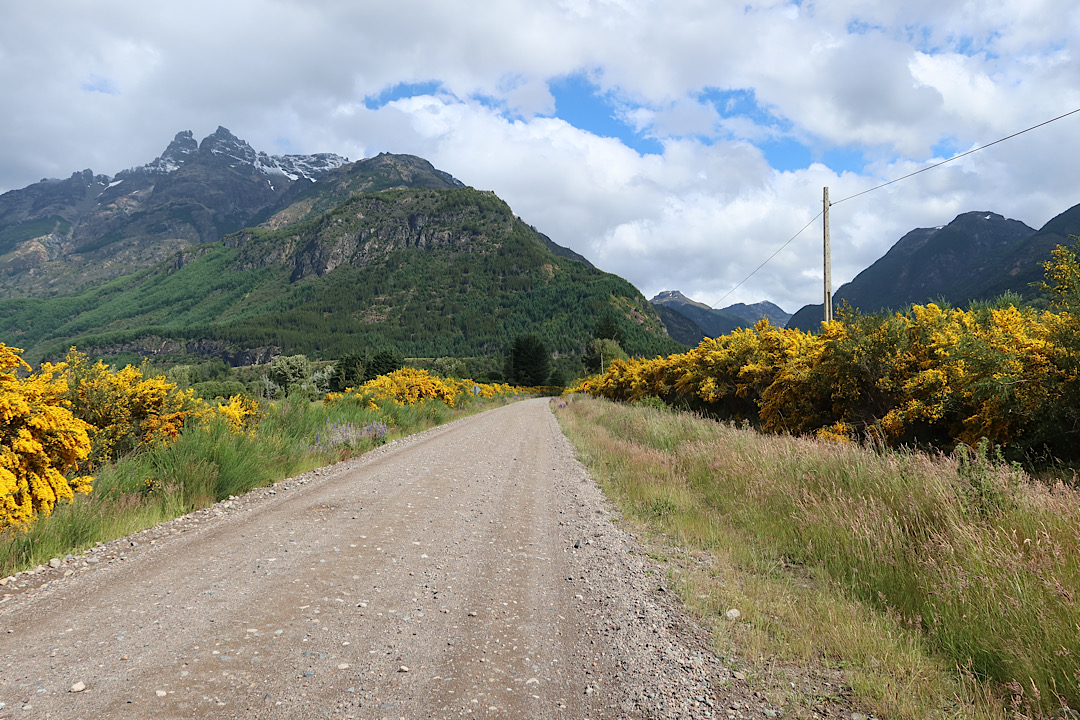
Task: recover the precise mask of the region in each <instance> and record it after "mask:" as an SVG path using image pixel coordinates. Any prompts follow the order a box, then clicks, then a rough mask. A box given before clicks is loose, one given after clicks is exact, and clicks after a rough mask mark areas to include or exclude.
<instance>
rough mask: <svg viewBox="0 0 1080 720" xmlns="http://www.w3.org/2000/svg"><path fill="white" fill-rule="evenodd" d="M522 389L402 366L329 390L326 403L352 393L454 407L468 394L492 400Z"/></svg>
mask: <svg viewBox="0 0 1080 720" xmlns="http://www.w3.org/2000/svg"><path fill="white" fill-rule="evenodd" d="M521 391H522V388H518V387H515V386H513V385H507V384H505V383H495V384H489V383H478V382H474V381H472V380H469V379H444V378H440V377H436V376H435V375H431V374H429V373H428V371H427V370H420V369H416V368H402V369H400V370H395V371H394V372H392V373H389V374H387V375H380V376H378V377H377V378H375V379H374V380H369V381H367V382H366V383H364V384H363V385H361V386H359V387H357V388H350V389H349V390H348V391H346V392H344V393H328V394H327V395H326V398H325V402H326V403H328V404H331V405H332V404H334V403H336V402H340V401H341V400H343V399H344V398H346V397H348V396H352V397H364V398H366V399H367V402H368V403H369V404H371V405H372V406H375V404H376V403H377V402H378V401H387V400H388V401H390V402H394V403H397V404H398V405H415V404H417V403H419V402H423V401H424V400H437V401H439V402H442V403H445V404H446V405H448V406H450V407H455V406H457V405H460V404H461V403H462V401H463V400H464V399H466V398H468V397H479V398H485V399H491V398H495V397H499V396H502V395H512V394H515V393H518V392H521Z"/></svg>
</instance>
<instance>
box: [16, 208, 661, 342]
mask: <svg viewBox="0 0 1080 720" xmlns="http://www.w3.org/2000/svg"><path fill="white" fill-rule="evenodd" d="M608 313H611V314H613V316H614V317H615V318H616V319H617V322H618V324H619V331H620V334H621V336H622V340H623V345H624V347H625V349H626V350H627V351H628V352H630V353H631V354H641V355H654V354H658V353H667V352H672V351H675V350H677V349H679V346H678V345H677V344H676V343H674V342H673V341H672V340H671V339H670V338H668V337H667V336H666V334H665V333H664V330H663V326H662V324H661V323H660V320H659V318H658V317H657V315H656V313H655V311H653V309H652V308H651V307H650V306H649V304H648V303H647V302H646V300H645V298H644V297H642V296H641V294H640V293H639V292H638V291H637V290H636V289H635V288H634V287H633V286H632V285H630V284H629V283H627V282H626V281H625V280H622V279H621V278H619V277H616V276H614V275H610V274H607V273H603V272H600V271H598V270H595V269H592V268H589V267H587V266H586V265H584V264H582V263H580V262H578V261H575V260H572V259H569V258H565V257H559V256H556V255H555V254H553V253H552V252H551V250H550V249H549V248H548V246H547V245H546V244H545V243H544V241H543V239H542V238H540V236H539V234H538V233H537V232H536V231H535V230H534V229H532V228H531V227H530V226H528V225H527V224H525V223H524V222H522V221H521V220H519V219H517V218H516V217H515V216H514V214H513V213H512V212H511V210H510V208H509V207H508V206H507V205H506V203H504V202H503V201H501V200H500V199H498V198H497V197H496V196H495V195H494V194H492V193H487V192H481V191H477V190H474V189H471V188H465V187H455V188H450V189H441V190H433V189H410V190H386V191H382V192H376V193H361V194H357V195H353V196H352V197H350V198H349V199H348V200H346V201H345V202H343V203H341V204H340V205H338V206H336V207H335V208H334V209H333V210H331V211H329V212H327V213H324V214H321V215H318V216H316V217H314V218H313V219H310V220H306V221H303V222H298V223H293V224H291V225H285V226H284V227H279V228H277V229H273V228H272V227H270V226H269V225H266V226H263V227H259V228H251V229H247V230H243V231H240V232H238V233H234V234H233V235H230V236H227V237H226V238H225V239H224V240H223V241H222V242H218V243H208V244H205V245H202V246H198V247H196V248H192V249H189V250H187V251H185V252H182V253H178V254H177V255H176V256H175V257H174V258H173V259H172V260H171V261H168V262H165V263H162V264H160V265H157V266H155V267H153V268H151V269H149V270H144V271H141V272H139V273H136V274H133V275H128V276H124V277H122V278H118V279H116V280H113V281H111V282H109V283H108V284H106V285H102V286H98V287H95V288H92V289H90V290H87V291H85V292H83V293H80V294H77V295H72V296H67V297H61V298H50V299H38V298H23V299H12V300H5V301H2V302H0V316H2V317H3V318H4V321H3V325H2V327H0V341H3V342H7V343H9V344H13V345H16V346H21V347H26V348H28V350H29V352H28V353H27V355H28V357H30V358H32V359H35V360H36V359H39V358H48V357H59V356H62V355H63V354H64V352H65V351H66V350H67V348H68V347H69V346H70V345H72V344H76V345H78V346H79V347H80V349H82V350H84V351H88V352H93V353H100V354H104V355H111V354H118V353H125V352H126V353H135V354H138V355H142V356H150V357H159V358H162V359H176V360H180V359H183V358H184V357H188V356H201V357H222V358H225V359H227V360H228V361H230V362H233V363H245V362H252V361H258V360H259V359H261V358H265V357H268V356H269V355H270V354H273V353H278V352H286V353H290V352H300V353H306V354H309V355H311V356H313V357H326V358H334V357H338V356H340V355H342V354H344V353H349V352H362V351H363V350H365V349H370V348H373V347H392V348H395V349H396V350H397V351H398V352H401V353H403V354H405V355H408V356H419V357H432V356H442V355H459V356H461V355H482V354H487V353H497V352H502V351H503V350H504V349H505V347H506V346H508V345H509V343H510V342H511V341H512V340H513V339H514V337H516V336H518V335H520V334H524V333H535V334H537V335H538V336H539V337H540V338H541V339H542V340H543V341H544V343H545V344H546V345H547V347H548V348H549V349H550V350H552V351H554V352H556V353H560V354H567V353H581V352H582V351H583V349H584V347H585V345H586V343H587V342H588V341H589V339H590V337H591V333H592V328H593V327H594V326H595V324H596V322H597V319H598V318H599V317H601V316H602V315H606V314H608Z"/></svg>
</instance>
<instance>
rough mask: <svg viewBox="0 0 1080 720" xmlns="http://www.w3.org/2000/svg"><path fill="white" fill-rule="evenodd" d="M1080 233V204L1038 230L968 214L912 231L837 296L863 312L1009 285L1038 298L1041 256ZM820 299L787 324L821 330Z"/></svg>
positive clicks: (983, 295)
mask: <svg viewBox="0 0 1080 720" xmlns="http://www.w3.org/2000/svg"><path fill="white" fill-rule="evenodd" d="M1078 232H1080V205H1078V206H1076V207H1073V208H1071V209H1070V210H1067V211H1066V212H1064V213H1062V214H1061V215H1059V216H1057V217H1056V218H1054V219H1053V220H1051V221H1050V222H1048V223H1047V224H1046V225H1044V226H1043V229H1042V230H1040V231H1038V232H1036V231H1035V230H1034V229H1032V228H1030V227H1028V226H1027V225H1025V224H1024V223H1022V222H1020V221H1019V220H1009V219H1006V218H1004V217H1002V216H1001V215H998V214H996V213H992V212H986V211H981V212H968V213H963V214H962V215H958V216H957V217H956V218H955V219H954V220H953V221H952V222H950V223H949V224H948V225H944V226H941V227H936V228H919V229H916V230H912V231H911V232H909V233H908V234H906V235H904V237H902V238H900V240H899V241H898V242H897V243H896V244H895V245H893V247H892V248H890V249H889V251H888V252H887V253H885V255H884V256H883V257H882V258H880V259H879V260H878V261H876V262H875V263H874V264H873V265H871V266H870V267H868V268H867V269H866V270H863V271H862V272H861V273H859V274H858V275H857V276H856V277H855V279H854V280H852V281H851V282H849V283H846V284H844V285H843V286H841V287H840V289H839V290H838V291H837V292H836V293H835V294H834V296H833V301H834V307H839V306H840V304H841V303H842V302H843V301H845V300H846V301H847V302H848V304H849V305H851V306H852V307H853V308H856V309H858V310H860V311H862V312H866V313H868V312H875V311H879V310H902V309H904V308H906V307H908V306H910V305H911V304H912V303H927V302H933V301H939V300H944V301H945V302H947V303H950V304H952V305H956V306H966V305H967V304H968V303H970V302H971V301H972V300H980V299H991V298H994V297H997V296H999V295H1001V294H1002V293H1004V292H1006V291H1013V292H1015V293H1017V294H1019V295H1021V296H1023V297H1032V296H1033V295H1034V294H1035V290H1034V289H1033V288H1032V287H1031V283H1032V282H1036V281H1038V280H1040V279H1041V278H1042V274H1043V268H1042V266H1041V262H1043V261H1045V260H1049V259H1050V251H1051V250H1052V249H1053V248H1054V246H1055V245H1056V244H1058V243H1065V242H1067V236H1068V234H1070V233H1078ZM822 315H823V311H822V306H821V305H807V306H806V307H804V308H802V309H800V310H799V311H798V312H796V313H795V315H793V316H792V318H791V320H789V321H788V327H797V328H800V329H803V330H816V329H817V328H818V325H819V324H820V322H821V319H822Z"/></svg>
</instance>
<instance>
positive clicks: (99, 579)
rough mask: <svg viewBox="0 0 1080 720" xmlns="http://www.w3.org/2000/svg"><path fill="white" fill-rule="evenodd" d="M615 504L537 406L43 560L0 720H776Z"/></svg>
mask: <svg viewBox="0 0 1080 720" xmlns="http://www.w3.org/2000/svg"><path fill="white" fill-rule="evenodd" d="M612 519H613V513H612V511H611V508H610V506H608V505H607V504H606V503H605V501H604V499H603V496H602V495H601V493H600V491H599V490H598V489H597V487H596V486H595V485H594V484H593V482H592V481H591V480H590V479H589V477H588V476H587V474H586V473H585V471H584V469H583V468H582V467H581V466H580V464H578V462H577V461H576V460H575V459H574V457H573V452H572V450H571V447H570V445H569V443H568V441H567V440H566V439H565V438H564V436H563V435H562V433H561V432H560V430H559V427H558V424H557V423H556V421H555V419H554V417H553V416H552V414H551V412H550V410H549V409H548V403H547V400H543V399H535V400H527V401H524V402H520V403H516V404H513V405H510V406H506V407H503V408H499V409H495V410H491V411H488V412H485V413H482V414H480V415H477V416H474V417H470V418H465V419H461V420H458V421H456V422H454V423H451V424H449V425H445V426H442V427H439V428H435V429H433V430H429V431H427V432H425V433H422V434H419V435H415V436H412V437H410V438H406V439H405V440H401V441H398V442H396V443H393V444H391V445H388V446H385V447H383V448H380V449H378V450H375V451H373V452H371V453H368V454H367V455H365V456H363V457H361V458H357V459H354V460H351V461H348V462H345V463H341V464H339V465H336V466H332V467H330V468H327V469H323V470H320V471H316V472H314V473H309V474H306V475H304V476H300V477H298V478H294V479H293V480H290V481H286V482H285V483H281V484H278V485H276V486H274V487H272V488H264V489H259V490H255V491H253V492H252V493H250V494H248V495H246V496H244V497H241V498H237V499H234V500H229V501H225V502H224V503H219V504H218V505H217V506H215V507H214V508H212V509H208V510H203V511H200V512H198V513H194V514H192V515H190V516H186V517H184V518H180V519H178V520H175V521H172V522H171V523H167V524H165V525H163V526H159V527H157V528H153V529H151V530H147V531H144V532H143V533H140V534H139V535H138V536H133V537H132V538H128V539H126V540H123V541H118V542H115V543H111V544H109V545H107V546H104V547H102V548H98V549H97V552H89V553H87V554H85V555H83V556H78V557H75V558H73V559H70V560H67V561H65V564H64V565H63V566H62V567H57V568H51V569H48V570H45V571H44V572H42V573H39V576H40V578H41V579H45V580H48V582H47V583H46V584H43V585H39V586H37V587H32V588H26V589H22V590H20V591H16V592H14V593H11V595H10V597H9V598H7V599H6V600H5V601H4V602H3V603H2V604H0V702H2V703H3V706H2V707H0V717H41V718H58V719H59V718H65V719H76V718H83V719H85V720H94V719H97V718H101V719H105V718H149V717H151V716H153V717H155V718H202V717H207V718H290V719H291V720H297V719H300V718H324V717H334V718H374V717H380V718H381V717H393V718H399V717H407V718H429V717H431V718H434V717H459V716H472V717H514V718H518V717H535V718H541V717H543V718H549V717H565V718H585V717H588V718H616V717H713V716H716V717H729V716H743V717H762V713H763V712H764V713H765V715H766V716H767V715H769V714H770V713H774V712H775V711H774V710H771V709H769V708H768V707H767V706H765V705H764V702H763V701H762V700H760V699H759V697H758V696H756V695H755V693H754V692H753V691H752V690H751V688H749V687H748V686H747V685H746V683H745V682H744V681H743V680H742V679H741V678H733V673H732V672H731V671H730V670H729V669H728V668H726V667H724V666H723V665H721V664H720V663H719V661H718V660H717V659H716V658H715V657H714V656H713V655H712V654H711V653H710V652H709V651H708V650H707V649H706V639H705V636H704V633H703V632H702V631H701V630H700V629H699V628H698V627H697V626H695V625H694V624H693V623H692V622H691V621H689V620H688V619H687V618H686V616H685V615H684V614H683V613H682V612H681V611H680V610H679V609H678V608H677V607H676V604H677V601H676V600H674V599H673V598H672V597H671V595H672V593H670V592H669V591H668V590H667V589H666V588H665V587H664V579H663V574H662V573H661V572H658V571H657V570H656V568H655V567H653V566H652V565H651V563H650V561H649V560H648V559H647V558H646V557H644V555H643V553H641V552H639V551H637V550H636V548H637V544H636V541H635V539H634V538H633V537H632V536H631V535H630V534H629V533H627V532H626V531H624V530H623V529H621V528H620V527H619V526H618V525H617V524H616V523H613V522H612ZM87 558H90V559H94V560H98V562H88V561H87ZM39 576H34V577H39ZM5 589H6V590H8V591H11V587H10V586H9V587H8V588H5ZM720 692H722V693H723V698H722V699H721V697H720V696H719V695H718V694H717V693H720Z"/></svg>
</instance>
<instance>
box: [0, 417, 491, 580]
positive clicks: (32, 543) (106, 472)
mask: <svg viewBox="0 0 1080 720" xmlns="http://www.w3.org/2000/svg"><path fill="white" fill-rule="evenodd" d="M465 402H466V404H464V405H463V406H461V407H457V408H451V407H449V406H447V405H446V404H444V403H442V402H439V401H435V400H425V401H423V402H419V403H416V404H414V405H406V406H401V405H398V404H396V403H394V402H391V401H377V403H376V408H371V407H370V406H367V405H361V404H359V403H354V402H340V403H337V404H335V405H333V406H325V405H323V404H322V403H309V402H307V401H293V400H286V401H283V402H281V403H277V404H275V406H274V407H273V409H272V410H270V411H269V412H267V413H266V414H265V415H264V416H263V417H262V418H261V419H260V420H259V422H258V423H257V424H256V425H255V426H254V427H252V428H251V429H250V430H249V431H248V432H246V433H240V434H236V433H233V432H230V431H229V428H228V426H227V425H226V424H225V423H224V422H223V421H221V420H218V421H215V422H209V423H202V424H194V425H190V426H188V427H186V428H185V430H184V432H183V433H182V434H181V435H180V437H179V438H178V439H177V440H176V441H175V442H173V443H171V444H169V445H167V446H159V447H155V448H152V449H149V450H147V451H144V452H140V453H138V454H135V455H132V456H130V457H126V458H123V459H121V460H120V461H118V462H116V463H112V464H110V465H107V466H106V467H104V468H102V469H101V471H100V472H99V473H98V475H97V479H96V480H95V482H94V490H93V492H91V493H90V494H89V495H85V496H78V497H76V498H75V502H73V503H71V504H60V505H58V506H57V507H56V509H55V510H54V511H53V513H52V515H50V516H49V517H48V518H42V519H39V520H38V521H37V522H35V523H34V525H33V526H31V528H30V529H29V530H27V531H15V530H10V531H7V532H4V533H2V534H0V577H6V576H8V575H10V574H12V573H15V572H18V571H20V570H25V569H27V568H30V567H34V566H35V565H39V564H41V563H44V562H48V560H49V559H50V558H54V557H63V556H64V555H66V554H68V553H73V552H78V551H80V550H82V549H85V548H87V547H89V546H92V545H93V544H95V543H97V542H105V541H108V540H111V539H114V538H118V537H123V536H125V535H129V534H131V533H134V532H137V531H139V530H142V529H144V528H147V527H151V526H153V525H156V524H158V523H161V522H165V521H167V520H171V519H173V518H175V517H179V516H180V515H183V514H185V513H188V512H191V511H193V510H197V509H199V508H203V507H207V506H208V505H212V504H213V503H215V502H217V501H218V500H223V499H225V498H227V497H229V496H230V495H240V494H243V493H245V492H247V491H248V490H251V489H252V488H256V487H260V486H265V485H270V484H273V483H274V482H277V481H279V480H283V479H285V478H288V477H292V476H293V475H296V474H298V473H302V472H305V471H308V470H312V469H314V468H317V467H321V466H324V465H327V464H329V463H333V462H338V461H340V460H345V459H347V458H349V457H352V456H355V455H359V454H362V453H364V452H366V451H368V450H370V449H372V448H374V447H376V446H377V445H381V444H383V443H384V442H386V441H388V440H393V439H396V438H399V437H404V436H406V435H411V434H413V433H417V432H420V431H422V430H426V429H428V428H430V427H434V426H436V425H440V424H443V423H446V422H449V421H451V420H455V419H457V418H460V417H464V416H466V415H471V414H474V413H477V412H480V411H482V410H485V409H487V408H490V407H493V406H495V405H499V404H503V403H504V402H505V400H504V399H498V400H491V401H483V400H479V399H468V400H466V401H465Z"/></svg>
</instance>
